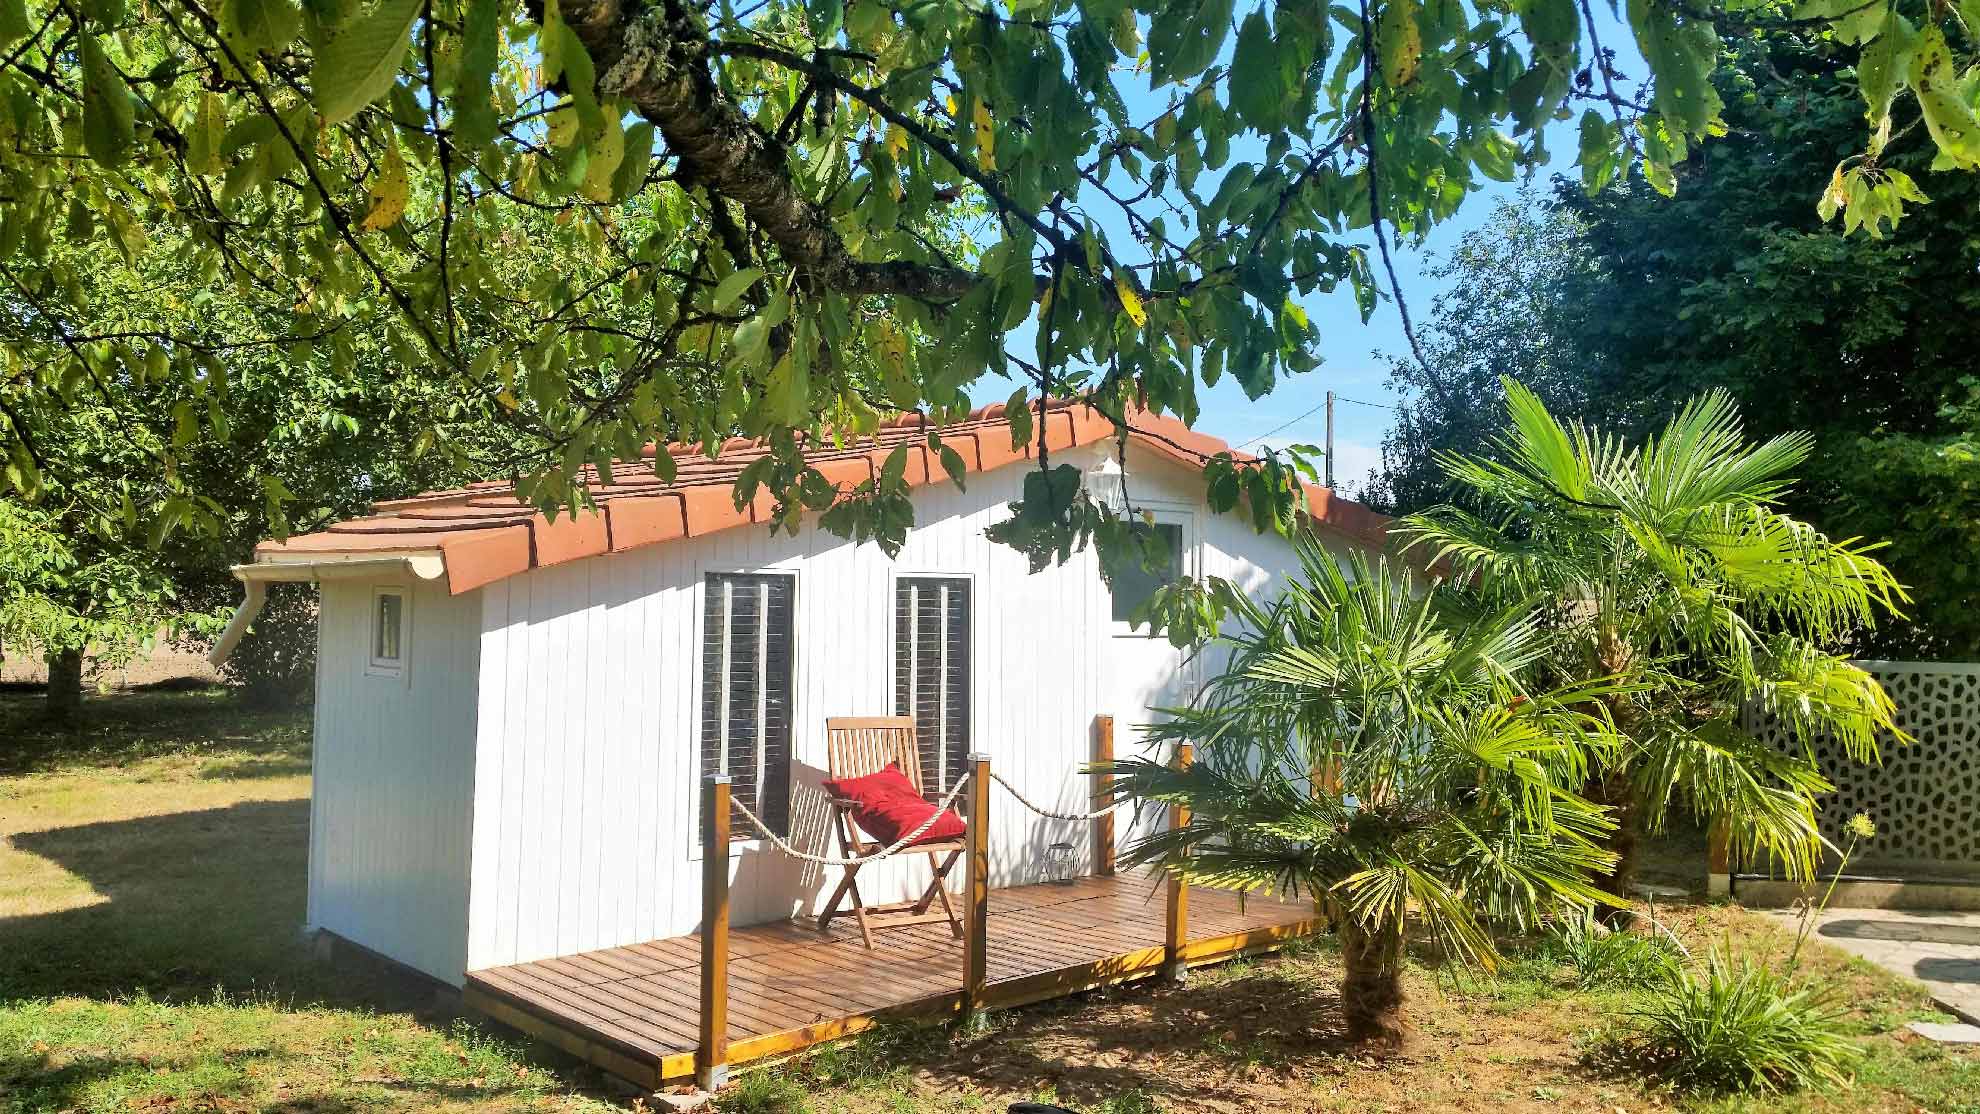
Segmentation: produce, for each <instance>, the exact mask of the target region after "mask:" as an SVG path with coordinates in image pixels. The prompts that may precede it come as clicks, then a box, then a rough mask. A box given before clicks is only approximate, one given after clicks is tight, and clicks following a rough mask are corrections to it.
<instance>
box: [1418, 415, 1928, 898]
mask: <svg viewBox="0 0 1980 1114" xmlns="http://www.w3.org/2000/svg"><path fill="white" fill-rule="evenodd" d="M1505 390H1506V401H1507V411H1508V415H1509V417H1510V419H1511V430H1510V432H1509V433H1507V434H1506V435H1504V436H1503V437H1502V438H1501V439H1500V440H1499V441H1498V442H1497V444H1496V448H1497V452H1496V454H1495V456H1494V457H1493V458H1489V459H1488V458H1481V457H1470V456H1459V455H1447V456H1445V457H1443V458H1442V463H1443V467H1444V469H1445V471H1446V472H1447V473H1448V475H1449V476H1450V478H1451V479H1452V481H1454V484H1455V486H1456V488H1457V489H1458V491H1459V492H1460V502H1461V503H1462V504H1464V505H1463V506H1456V505H1453V506H1442V507H1437V508H1433V509H1431V510H1428V511H1424V512H1422V513H1420V514H1415V515H1411V516H1409V517H1408V518H1407V519H1405V520H1404V522H1403V524H1402V526H1401V527H1400V531H1399V532H1400V533H1401V534H1402V535H1403V537H1404V538H1406V539H1407V541H1408V544H1409V546H1410V547H1414V548H1417V549H1418V551H1419V552H1420V553H1427V554H1428V555H1430V556H1432V557H1434V558H1435V559H1436V560H1438V561H1441V562H1448V563H1449V565H1450V566H1452V567H1454V569H1455V570H1456V571H1457V572H1458V573H1459V574H1460V575H1461V576H1463V577H1466V578H1468V579H1469V580H1470V581H1471V582H1472V583H1473V584H1475V585H1476V586H1477V587H1478V588H1479V589H1480V590H1481V592H1482V593H1483V594H1484V595H1485V597H1486V598H1488V599H1490V598H1502V599H1503V598H1518V599H1532V598H1535V597H1538V598H1541V599H1544V600H1545V601H1546V602H1547V604H1548V606H1549V611H1550V615H1549V626H1550V628H1551V632H1552V634H1553V635H1554V638H1555V641H1556V646H1557V649H1556V652H1555V653H1554V654H1553V655H1552V656H1551V658H1550V661H1551V663H1552V665H1553V667H1554V668H1555V669H1556V670H1557V671H1558V673H1559V675H1560V676H1561V677H1563V678H1565V679H1567V680H1570V681H1571V680H1573V679H1575V678H1590V677H1621V678H1626V679H1627V680H1628V681H1629V684H1628V685H1627V686H1624V687H1620V688H1618V689H1617V690H1616V691H1614V692H1612V693H1611V694H1610V695H1609V696H1608V697H1607V698H1606V699H1607V702H1608V705H1609V713H1610V718H1611V719H1612V721H1613V722H1614V723H1615V724H1616V725H1617V727H1618V728H1619V729H1620V730H1621V731H1622V733H1623V734H1624V735H1625V736H1626V737H1627V739H1628V744H1627V745H1626V746H1624V747H1622V748H1619V749H1618V750H1616V751H1615V752H1613V753H1611V754H1609V755H1607V756H1605V757H1604V759H1603V760H1602V762H1601V764H1600V768H1599V769H1598V770H1597V772H1596V776H1595V777H1594V778H1593V779H1591V782H1590V785H1589V786H1588V787H1587V789H1585V790H1584V794H1585V795H1586V796H1588V797H1589V798H1590V799H1591V800H1594V801H1596V802H1598V803H1601V804H1604V805H1608V806H1611V807H1613V808H1615V809H1616V810H1617V813H1618V816H1617V820H1618V824H1617V828H1616V831H1615V834H1614V837H1613V840H1612V843H1611V849H1612V850H1613V851H1615V852H1616V855H1617V866H1616V869H1615V870H1614V871H1613V872H1612V873H1611V875H1610V877H1609V878H1608V879H1607V882H1606V885H1607V887H1608V889H1609V891H1610V892H1611V893H1612V894H1616V895H1618V896H1621V895H1624V894H1625V893H1626V891H1627V888H1628V884H1629V882H1630V880H1631V877H1632V876H1633V873H1634V869H1635V865H1636V859H1637V851H1638V846H1639V841H1640V837H1641V836H1642V835H1643V834H1645V833H1646V832H1655V831H1658V830H1661V828H1662V827H1663V825H1664V823H1665V819H1666V817H1667V815H1668V813H1669V810H1670V807H1671V806H1672V805H1673V804H1676V805H1678V806H1680V807H1683V808H1685V809H1687V810H1689V811H1690V812H1691V813H1692V815H1694V816H1697V817H1701V818H1718V819H1720V820H1722V821H1726V822H1728V823H1727V829H1726V830H1727V832H1728V834H1729V836H1730V837H1731V840H1732V845H1733V850H1734V853H1735V854H1740V855H1752V854H1755V853H1757V852H1760V851H1764V852H1766V853H1767V854H1769V855H1770V856H1772V857H1773V858H1774V859H1776V860H1777V861H1778V862H1780V863H1781V864H1782V865H1783V866H1784V868H1785V869H1786V870H1787V871H1788V872H1789V873H1790V874H1791V875H1792V876H1794V877H1806V876H1808V875H1810V874H1812V873H1813V871H1814V869H1815V865H1816V862H1817V861H1818V856H1819V854H1820V851H1821V848H1822V839H1821V836H1820V834H1819V832H1818V830H1817V828H1816V823H1815V813H1814V802H1815V798H1816V796H1817V795H1818V794H1820V793H1823V792H1826V791H1828V790H1829V789H1831V788H1832V787H1831V786H1830V785H1829V784H1828V783H1827V782H1826V781H1825V780H1824V779H1823V777H1822V775H1821V772H1820V771H1819V769H1818V768H1817V766H1816V764H1815V760H1814V753H1813V743H1814V740H1815V739H1816V738H1817V737H1818V736H1821V735H1828V736H1830V737H1833V738H1836V739H1838V740H1840V741H1841V742H1842V744H1843V745H1844V746H1845V748H1846V750H1847V752H1848V753H1849V754H1850V755H1851V756H1852V757H1853V758H1855V759H1856V760H1859V761H1872V760H1875V758H1876V757H1877V739H1878V736H1879V734H1880V733H1889V734H1890V735H1891V736H1893V737H1896V738H1898V739H1900V740H1903V739H1905V736H1904V735H1903V734H1902V732H1900V731H1899V730H1898V729H1897V727H1896V726H1895V725H1894V724H1893V723H1892V720H1891V717H1892V711H1893V709H1892V705H1891V701H1890V698H1889V697H1888V696H1887V695H1886V694H1885V693H1884V690H1883V689H1882V688H1881V687H1880V686H1879V685H1878V684H1877V682H1876V680H1875V679H1874V678H1872V677H1871V676H1870V675H1869V674H1868V673H1866V672H1864V671H1863V670H1861V669H1859V668H1857V667H1856V666H1854V665H1851V664H1850V662H1849V661H1848V660H1847V658H1846V657H1845V656H1844V655H1842V654H1840V653H1838V652H1836V648H1837V647H1838V646H1840V645H1842V644H1843V643H1844V642H1845V641H1846V640H1847V638H1848V637H1849V636H1850V634H1851V633H1852V632H1854V631H1856V630H1858V629H1860V628H1862V627H1865V626H1868V625H1870V624H1872V623H1874V622H1875V621H1876V620H1877V619H1879V618H1881V617H1883V616H1886V615H1895V614H1897V613H1898V608H1899V607H1900V606H1901V605H1902V603H1903V602H1904V601H1905V600H1906V598H1907V597H1906V596H1905V593H1904V589H1903V588H1902V586H1900V585H1899V584H1898V583H1897V581H1896V579H1895V578H1894V577H1893V576H1892V575H1891V572H1890V570H1889V569H1887V568H1885V567H1884V566H1883V565H1882V564H1881V563H1879V562H1878V561H1877V560H1876V559H1875V558H1874V557H1872V556H1871V555H1870V554H1871V553H1872V551H1874V550H1875V549H1877V548H1878V546H1876V545H1867V544H1862V543H1860V542H1859V541H1858V540H1856V539H1849V540H1846V541H1832V540H1830V539H1829V538H1826V537H1824V536H1823V535H1822V534H1821V533H1819V532H1818V531H1816V530H1815V529H1814V528H1813V527H1811V526H1809V525H1808V524H1807V523H1805V522H1801V521H1798V520H1796V519H1794V518H1791V517H1789V516H1787V515H1785V514H1782V513H1780V512H1779V511H1777V510H1775V509H1774V508H1773V502H1774V501H1775V500H1776V499H1778V498H1779V497H1780V496H1781V494H1782V493H1783V492H1785V491H1786V490H1787V489H1788V487H1789V485H1790V482H1791V481H1790V480H1789V479H1788V474H1789V473H1790V472H1791V471H1792V470H1793V469H1794V468H1795V467H1796V466H1798V465H1800V464H1801V463H1802V462H1803V461H1805V460H1806V459H1807V458H1808V454H1809V451H1810V449H1811V448H1812V445H1813V441H1812V439H1810V438H1809V437H1808V436H1806V435H1804V434H1787V435H1783V436H1780V437H1775V438H1773V439H1772V440H1769V441H1766V442H1764V443H1762V444H1759V445H1748V444H1747V443H1746V442H1745V439H1744V437H1743V435H1742V433H1741V429H1740V423H1739V415H1738V413H1737V411H1736V409H1735V407H1734V405H1733V402H1732V399H1731V397H1730V396H1729V395H1727V394H1725V393H1724V392H1720V391H1714V392H1712V393H1710V394H1706V395H1703V396H1701V397H1699V398H1697V399H1695V400H1693V401H1692V402H1691V403H1689V404H1688V405H1686V406H1685V407H1684V409H1683V410H1682V411H1681V412H1680V413H1679V414H1678V415H1677V416H1676V417H1675V418H1674V419H1672V420H1671V422H1670V423H1669V424H1668V425H1666V426H1665V427H1664V429H1663V430H1662V431H1661V432H1660V433H1658V434H1656V435H1655V436H1653V437H1651V438H1650V439H1648V440H1647V441H1646V442H1645V443H1644V444H1643V445H1641V446H1639V447H1632V446H1625V445H1624V444H1622V443H1621V442H1620V441H1619V440H1618V439H1616V438H1613V437H1608V436H1604V435H1602V434H1600V433H1598V432H1595V431H1592V430H1590V429H1587V428H1585V427H1584V426H1582V425H1580V424H1579V423H1577V424H1574V425H1570V426H1563V425H1562V424H1561V423H1560V422H1559V421H1557V420H1555V418H1554V417H1553V415H1551V414H1549V413H1548V412H1547V409H1546V407H1545V406H1544V405H1542V404H1541V402H1540V400H1539V399H1538V397H1536V396H1535V395H1534V394H1533V393H1532V392H1530V391H1528V390H1527V389H1526V388H1524V387H1522V386H1520V385H1519V384H1518V383H1515V382H1512V381H1511V380H1507V381H1506V382H1505ZM1747 707H1757V708H1759V709H1761V710H1763V711H1765V712H1767V713H1771V714H1772V715H1775V716H1778V717H1779V718H1780V719H1781V720H1782V721H1783V722H1784V723H1785V724H1786V725H1787V726H1788V727H1789V728H1790V729H1791V730H1792V732H1793V734H1794V735H1795V737H1796V738H1797V739H1799V740H1800V743H1801V745H1800V747H1799V748H1798V749H1797V750H1795V751H1794V752H1783V751H1781V750H1778V749H1775V748H1773V747H1769V746H1768V745H1767V744H1765V743H1763V742H1761V741H1760V740H1759V739H1757V738H1755V737H1754V736H1753V735H1752V734H1750V733H1748V732H1747V731H1746V730H1745V729H1744V728H1743V727H1742V720H1741V711H1742V709H1744V708H1747Z"/></svg>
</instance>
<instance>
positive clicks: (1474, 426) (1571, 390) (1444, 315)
mask: <svg viewBox="0 0 1980 1114" xmlns="http://www.w3.org/2000/svg"><path fill="white" fill-rule="evenodd" d="M1601 266H1602V262H1601V260H1600V258H1599V257H1598V256H1596V254H1595V253H1594V252H1593V251H1591V250H1590V249H1589V245H1588V243H1587V235H1586V230H1585V229H1584V228H1583V227H1582V225H1581V221H1580V220H1579V218H1577V217H1576V216H1574V215H1573V214H1572V213H1570V212H1568V211H1567V210H1565V209H1564V208H1562V207H1560V206H1555V205H1547V204H1544V203H1543V202H1542V201H1541V199H1540V198H1539V196H1538V195H1537V194H1535V193H1534V192H1533V191H1532V190H1530V189H1527V190H1522V191H1521V192H1520V194H1519V196H1518V198H1517V199H1516V200H1513V201H1504V202H1500V203H1499V205H1498V207H1497V208H1496V209H1494V210H1493V212H1492V215H1491V217H1490V218H1489V219H1488V220H1487V221H1486V222H1485V223H1484V224H1483V225H1482V226H1480V227H1479V228H1478V229H1476V230H1475V231H1472V232H1468V233H1466V234H1465V236H1464V238H1463V239H1462V240H1461V241H1460V242H1459V243H1458V245H1457V247H1456V248H1455V249H1453V250H1452V251H1451V252H1450V254H1449V255H1447V256H1445V257H1443V258H1441V259H1438V260H1436V261H1434V262H1433V263H1432V264H1431V265H1430V267H1429V268H1428V270H1427V272H1426V274H1427V275H1428V277H1430V278H1431V279H1434V280H1436V281H1437V282H1438V283H1440V284H1442V286H1443V292H1442V293H1439V294H1438V295H1437V296H1436V298H1435V299H1433V300H1432V301H1431V303H1430V313H1429V315H1428V317H1427V318H1426V319H1425V326H1424V328H1423V330H1422V332H1421V334H1420V338H1421V345H1420V347H1421V348H1422V352H1423V362H1421V363H1419V362H1418V361H1417V359H1416V356H1415V355H1414V354H1413V353H1412V354H1407V355H1394V356H1388V357H1385V359H1386V362H1387V363H1388V365H1389V386H1390V387H1391V388H1392V389H1397V390H1398V391H1399V393H1400V394H1401V395H1402V403H1401V405H1400V406H1399V407H1398V408H1397V414H1396V418H1395V421H1394V424H1392V425H1391V426H1390V427H1389V429H1388V431H1387V432H1386V433H1384V434H1383V437H1382V466H1381V469H1380V470H1379V471H1378V472H1376V473H1375V474H1374V475H1372V476H1371V477H1370V479H1371V482H1370V484H1369V487H1368V488H1367V490H1366V491H1365V492H1364V497H1365V498H1366V499H1367V500H1368V501H1369V502H1370V503H1371V504H1373V505H1376V506H1379V507H1381V508H1383V509H1384V510H1388V511H1391V512H1393V513H1400V512H1403V511H1410V510H1419V509H1421V508H1423V507H1429V506H1434V505H1436V504H1438V503H1441V502H1443V501H1444V499H1445V498H1446V497H1447V495H1448V487H1449V481H1448V479H1447V478H1446V477H1445V475H1444V472H1443V468H1442V466H1441V465H1439V464H1438V462H1437V454H1438V453H1439V452H1448V451H1453V450H1458V449H1462V448H1475V447H1477V446H1480V445H1484V444H1486V443H1488V442H1489V441H1490V440H1491V439H1492V437H1493V435H1494V434H1496V433H1498V432H1499V431H1500V429H1501V428H1502V427H1503V414H1504V406H1505V394H1504V391H1503V389H1502V388H1501V387H1500V381H1501V378H1502V377H1503V376H1506V375H1508V374H1517V376H1518V378H1519V380H1520V382H1521V383H1523V384H1525V385H1526V386H1527V387H1528V388H1530V389H1531V390H1532V391H1533V392H1534V393H1535V394H1537V395H1539V396H1540V397H1541V398H1543V399H1545V400H1546V402H1547V405H1549V406H1551V407H1554V408H1556V409H1559V410H1561V411H1562V412H1564V413H1569V414H1575V415H1578V416H1582V417H1586V418H1588V419H1589V420H1599V421H1604V422H1610V421H1613V414H1612V411H1613V410H1614V409H1615V408H1616V407H1617V406H1618V405H1620V404H1622V403H1624V401H1625V400H1623V399H1620V398H1618V397H1616V395H1615V393H1613V392H1610V391H1608V390H1607V389H1606V388H1607V386H1608V376H1609V374H1610V373H1609V372H1607V368H1608V366H1609V364H1610V363H1611V361H1610V360H1609V358H1608V355H1607V353H1605V352H1603V351H1602V350H1601V349H1599V348H1597V347H1594V346H1592V345H1591V344H1589V343H1588V334H1589V331H1590V329H1591V327H1592V325H1591V322H1590V321H1589V316H1590V308H1589V307H1588V305H1587V304H1586V303H1584V302H1582V301H1581V300H1579V299H1577V298H1576V297H1574V296H1573V292H1574V291H1576V290H1579V289H1585V288H1586V287H1588V286H1591V285H1595V284H1597V283H1599V282H1600V281H1601V277H1602V274H1603V272H1602V271H1601V270H1600V268H1601Z"/></svg>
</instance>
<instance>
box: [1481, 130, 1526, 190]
mask: <svg viewBox="0 0 1980 1114" xmlns="http://www.w3.org/2000/svg"><path fill="white" fill-rule="evenodd" d="M1518 157H1519V144H1517V143H1514V142H1513V140H1512V137H1511V136H1509V135H1507V134H1505V133H1504V132H1501V131H1494V130H1491V129H1487V130H1485V131H1483V132H1481V133H1479V135H1478V138H1477V139H1476V140H1474V141H1473V143H1472V146H1471V161H1472V163H1473V164H1474V165H1476V166H1477V167H1478V172H1479V173H1480V174H1483V175H1485V176H1486V177H1487V178H1490V179H1492V180H1493V181H1495V182H1510V181H1512V180H1513V175H1514V171H1515V165H1514V164H1515V161H1516V160H1517V159H1518Z"/></svg>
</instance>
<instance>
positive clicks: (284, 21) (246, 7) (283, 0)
mask: <svg viewBox="0 0 1980 1114" xmlns="http://www.w3.org/2000/svg"><path fill="white" fill-rule="evenodd" d="M301 28H302V12H301V11H300V10H299V9H297V7H296V6H295V4H293V3H291V2H290V0H226V3H224V4H222V5H221V6H220V30H221V33H222V34H224V35H226V36H227V37H228V39H230V40H232V41H233V42H234V43H235V44H236V45H237V47H238V48H241V49H244V50H245V51H246V52H247V53H248V54H253V53H255V52H256V51H262V50H265V51H269V52H270V53H274V52H276V51H278V50H280V49H281V48H282V47H285V46H287V45H289V43H291V42H293V41H294V40H295V37H296V33H297V32H298V31H299V30H301Z"/></svg>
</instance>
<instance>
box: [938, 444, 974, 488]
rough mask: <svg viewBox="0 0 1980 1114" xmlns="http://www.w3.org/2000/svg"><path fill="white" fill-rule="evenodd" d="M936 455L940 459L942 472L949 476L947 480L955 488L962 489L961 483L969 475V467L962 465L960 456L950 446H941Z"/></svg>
mask: <svg viewBox="0 0 1980 1114" xmlns="http://www.w3.org/2000/svg"><path fill="white" fill-rule="evenodd" d="M938 455H940V456H941V458H942V470H943V471H945V472H947V473H948V474H949V479H950V480H951V481H953V482H954V483H955V485H956V487H958V488H961V487H963V481H964V480H965V479H966V478H967V477H968V475H969V466H968V465H966V464H964V463H963V458H962V454H961V453H959V452H957V451H956V450H955V448H954V447H953V446H951V445H943V446H942V451H941V452H940V454H938Z"/></svg>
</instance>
